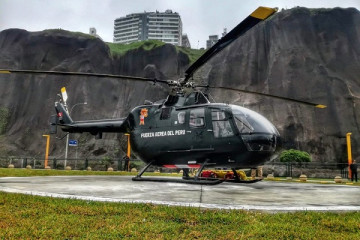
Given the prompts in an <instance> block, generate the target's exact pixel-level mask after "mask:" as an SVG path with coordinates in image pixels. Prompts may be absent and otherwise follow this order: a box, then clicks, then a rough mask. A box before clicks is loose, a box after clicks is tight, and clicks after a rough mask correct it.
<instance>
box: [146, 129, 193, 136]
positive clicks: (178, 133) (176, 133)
mask: <svg viewBox="0 0 360 240" xmlns="http://www.w3.org/2000/svg"><path fill="white" fill-rule="evenodd" d="M185 134H186V131H185V130H174V131H173V130H171V131H159V132H147V133H141V134H140V137H141V138H152V137H165V136H181V135H185Z"/></svg>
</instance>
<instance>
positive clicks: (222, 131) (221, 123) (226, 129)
mask: <svg viewBox="0 0 360 240" xmlns="http://www.w3.org/2000/svg"><path fill="white" fill-rule="evenodd" d="M211 119H212V124H213V132H214V137H215V138H221V137H231V136H234V131H233V130H232V128H231V125H230V122H229V120H227V119H226V114H225V112H224V111H222V110H219V109H214V110H212V111H211Z"/></svg>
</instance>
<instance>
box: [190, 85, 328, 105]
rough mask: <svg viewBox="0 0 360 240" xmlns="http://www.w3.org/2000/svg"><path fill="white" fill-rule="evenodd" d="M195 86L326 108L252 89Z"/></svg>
mask: <svg viewBox="0 0 360 240" xmlns="http://www.w3.org/2000/svg"><path fill="white" fill-rule="evenodd" d="M196 87H203V88H214V89H223V90H231V91H236V92H243V93H249V94H254V95H259V96H264V97H271V98H276V99H281V100H285V101H290V102H295V103H300V104H305V105H310V106H313V107H316V108H326V105H323V104H318V103H312V102H307V101H302V100H298V99H294V98H288V97H281V96H276V95H272V94H267V93H260V92H253V91H249V90H244V89H235V88H228V87H210V86H196Z"/></svg>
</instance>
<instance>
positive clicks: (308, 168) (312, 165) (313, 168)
mask: <svg viewBox="0 0 360 240" xmlns="http://www.w3.org/2000/svg"><path fill="white" fill-rule="evenodd" d="M66 161H67V162H66V165H67V166H70V167H71V169H72V170H86V169H87V168H88V167H91V169H92V170H95V171H106V170H107V169H108V168H109V167H111V168H113V169H114V170H115V171H124V170H127V168H126V166H125V164H126V162H125V159H123V158H109V157H105V158H78V159H67V160H66ZM44 163H45V160H44V158H37V157H2V158H1V157H0V168H7V167H8V166H9V165H10V164H13V165H14V167H15V168H26V166H28V165H30V166H31V168H32V169H44V168H45V165H44ZM64 164H65V159H64V158H49V160H48V166H50V167H51V169H58V170H64V168H65V166H64ZM144 166H145V163H144V162H142V161H141V160H138V159H135V160H133V159H132V160H130V169H132V168H136V169H137V170H140V169H141V168H142V167H144ZM130 169H129V170H130ZM154 170H161V171H165V169H163V168H157V167H153V168H149V169H148V171H154ZM267 174H273V175H274V176H277V177H294V178H297V177H299V176H300V175H301V174H305V175H307V177H310V178H330V179H331V178H334V177H335V176H341V177H342V178H348V177H349V173H348V164H347V163H317V162H309V163H294V162H293V163H283V162H269V163H267V164H265V165H264V166H263V176H267Z"/></svg>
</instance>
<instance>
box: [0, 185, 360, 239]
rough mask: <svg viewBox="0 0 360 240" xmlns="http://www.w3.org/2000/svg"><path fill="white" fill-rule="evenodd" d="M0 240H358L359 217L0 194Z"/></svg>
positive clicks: (354, 214)
mask: <svg viewBox="0 0 360 240" xmlns="http://www.w3.org/2000/svg"><path fill="white" fill-rule="evenodd" d="M0 212H1V214H0V239H358V236H359V234H360V213H359V212H350V213H341V214H338V213H321V212H296V213H277V214H271V213H262V212H248V211H238V210H236V211H235V210H232V211H225V210H202V209H198V208H190V207H188V208H187V207H169V206H157V205H152V204H124V203H102V202H92V201H81V200H74V199H56V198H51V197H39V196H31V195H21V194H10V193H2V192H0Z"/></svg>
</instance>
